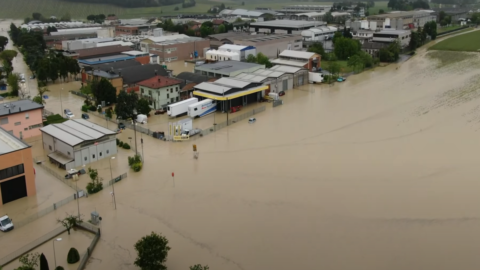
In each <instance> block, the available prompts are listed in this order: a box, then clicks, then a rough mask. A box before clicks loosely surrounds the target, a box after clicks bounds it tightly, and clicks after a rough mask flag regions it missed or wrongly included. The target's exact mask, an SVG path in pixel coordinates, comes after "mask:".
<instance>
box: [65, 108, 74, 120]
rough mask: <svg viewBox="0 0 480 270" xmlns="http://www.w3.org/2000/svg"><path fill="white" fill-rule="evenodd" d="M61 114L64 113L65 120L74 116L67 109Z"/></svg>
mask: <svg viewBox="0 0 480 270" xmlns="http://www.w3.org/2000/svg"><path fill="white" fill-rule="evenodd" d="M63 112H64V113H65V116H66V117H67V118H73V117H74V116H75V115H73V113H72V111H70V110H69V109H65V110H64V111H63Z"/></svg>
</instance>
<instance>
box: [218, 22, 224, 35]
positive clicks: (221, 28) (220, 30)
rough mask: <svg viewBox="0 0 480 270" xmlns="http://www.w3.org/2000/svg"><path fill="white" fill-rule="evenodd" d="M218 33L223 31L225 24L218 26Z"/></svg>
mask: <svg viewBox="0 0 480 270" xmlns="http://www.w3.org/2000/svg"><path fill="white" fill-rule="evenodd" d="M218 33H225V25H223V24H221V25H220V26H218Z"/></svg>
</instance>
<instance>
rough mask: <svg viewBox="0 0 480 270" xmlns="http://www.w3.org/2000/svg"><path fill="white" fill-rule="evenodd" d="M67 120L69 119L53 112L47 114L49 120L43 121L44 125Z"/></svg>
mask: <svg viewBox="0 0 480 270" xmlns="http://www.w3.org/2000/svg"><path fill="white" fill-rule="evenodd" d="M67 120H68V119H65V118H63V117H62V116H61V115H60V114H53V115H49V116H47V121H45V122H43V126H47V125H50V124H60V123H63V122H65V121H67Z"/></svg>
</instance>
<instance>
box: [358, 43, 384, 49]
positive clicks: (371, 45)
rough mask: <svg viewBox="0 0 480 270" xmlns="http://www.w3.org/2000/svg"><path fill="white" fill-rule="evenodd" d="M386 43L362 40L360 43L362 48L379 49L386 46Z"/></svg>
mask: <svg viewBox="0 0 480 270" xmlns="http://www.w3.org/2000/svg"><path fill="white" fill-rule="evenodd" d="M387 46H388V44H385V43H378V42H364V43H363V44H362V49H366V50H380V49H382V48H385V47H387Z"/></svg>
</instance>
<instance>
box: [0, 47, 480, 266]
mask: <svg viewBox="0 0 480 270" xmlns="http://www.w3.org/2000/svg"><path fill="white" fill-rule="evenodd" d="M428 54H429V53H427V52H426V51H425V50H419V51H418V53H417V55H416V56H415V57H413V58H411V59H409V60H408V61H406V62H403V63H401V64H398V65H396V64H395V65H389V66H387V67H381V68H375V69H373V70H371V71H367V72H364V73H362V74H359V75H355V76H351V77H349V78H348V80H347V81H346V82H344V83H338V84H335V85H333V86H328V85H306V86H303V87H301V88H298V89H294V90H289V91H288V92H287V94H286V95H285V96H284V97H283V98H284V105H282V106H279V107H276V108H271V107H270V106H271V105H269V107H268V108H267V110H266V111H265V112H263V113H261V114H258V115H256V116H255V117H256V119H257V121H256V123H254V124H248V123H247V120H244V121H241V122H239V123H236V124H234V125H232V126H230V127H228V128H224V129H221V130H220V131H217V132H215V133H212V134H209V135H208V136H205V137H203V138H196V139H195V140H194V141H192V142H182V143H169V142H163V141H159V140H155V139H153V138H151V137H145V136H144V137H143V138H144V141H145V145H144V146H145V149H144V151H145V153H144V156H145V164H144V168H143V170H142V171H141V172H139V173H134V172H131V171H130V172H129V177H128V178H127V179H125V180H122V181H121V182H119V183H118V184H115V194H116V210H115V209H114V205H113V203H112V198H111V195H110V192H111V187H108V188H107V189H105V190H104V191H102V192H100V193H99V194H95V195H92V196H89V197H88V198H82V200H81V206H80V208H81V212H82V214H83V215H84V216H86V218H87V219H88V218H89V213H90V212H91V211H94V210H96V211H97V212H99V213H100V215H101V216H102V218H103V221H102V224H101V225H100V228H101V229H102V237H101V240H100V241H99V243H98V245H97V247H96V249H95V251H94V252H93V256H92V258H91V260H90V262H89V264H88V265H87V269H107V270H108V269H112V270H113V269H115V270H116V269H137V268H136V267H135V266H134V265H133V262H134V260H135V257H136V253H135V250H134V248H133V246H134V244H135V242H136V241H137V240H139V239H140V238H141V237H142V236H144V235H146V234H149V233H150V232H151V231H155V232H158V233H161V234H163V235H165V236H166V237H167V239H168V240H169V246H170V247H171V248H172V249H171V250H170V252H169V256H168V259H167V262H166V264H167V266H168V268H169V269H188V267H189V266H191V265H194V264H197V263H200V264H204V265H209V266H210V269H222V270H230V269H231V270H243V269H245V270H246V269H253V270H257V269H258V270H264V269H278V270H283V269H285V270H290V269H352V270H371V269H389V270H405V269H431V270H451V269H477V268H479V267H480V257H479V256H478V254H477V253H478V250H479V249H480V241H478V238H479V237H478V235H480V214H479V212H480V196H478V190H480V183H479V180H478V175H479V173H480V167H479V166H478V149H477V147H479V146H480V142H479V140H478V137H479V134H480V133H479V129H480V92H479V86H480V77H479V75H480V69H478V67H479V66H480V59H479V56H478V55H477V54H468V57H463V58H459V61H450V62H448V63H447V64H441V63H443V62H442V61H441V60H438V56H437V57H436V58H432V57H429V56H428ZM53 95H55V94H53ZM52 100H54V98H52ZM48 102H49V101H47V109H52V110H55V109H57V110H58V108H57V107H56V108H49V106H51V105H49V103H48ZM52 103H54V102H52ZM72 106H73V103H72ZM128 136H131V131H127V132H126V133H122V134H120V135H119V138H120V139H122V140H124V141H125V140H127V138H126V137H128ZM192 143H195V144H197V146H198V150H199V152H200V157H199V159H198V160H195V159H193V154H192ZM119 162H120V161H119ZM124 162H125V163H126V160H125V161H124ZM118 166H121V165H120V163H119V165H118ZM122 166H126V165H125V164H123V165H122ZM172 172H174V173H175V178H172V176H171V174H172ZM37 181H41V180H38V179H37ZM64 207H65V208H64V209H62V211H61V213H60V212H58V211H56V212H53V213H51V214H49V215H46V216H44V217H42V218H41V219H39V220H37V221H35V222H32V223H31V224H29V225H27V226H25V227H23V228H20V229H19V230H18V231H15V230H14V231H12V232H10V233H9V235H6V236H4V237H3V238H2V243H12V249H14V247H19V246H21V245H22V244H25V243H23V242H21V241H20V240H18V241H17V240H16V238H15V236H16V234H17V235H18V234H20V233H22V232H23V231H31V230H33V229H34V228H38V229H37V230H38V231H39V233H40V232H41V233H45V232H46V231H49V228H48V226H51V224H52V223H54V220H55V218H56V217H61V216H64V212H65V211H69V212H72V213H75V212H76V207H77V205H76V204H75V202H72V203H70V204H69V205H67V206H64ZM5 241H7V242H5ZM8 241H10V242H8ZM0 253H1V254H0V255H2V256H3V255H5V253H6V252H2V251H0ZM7 253H8V252H7Z"/></svg>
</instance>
